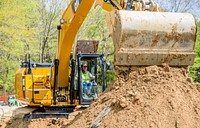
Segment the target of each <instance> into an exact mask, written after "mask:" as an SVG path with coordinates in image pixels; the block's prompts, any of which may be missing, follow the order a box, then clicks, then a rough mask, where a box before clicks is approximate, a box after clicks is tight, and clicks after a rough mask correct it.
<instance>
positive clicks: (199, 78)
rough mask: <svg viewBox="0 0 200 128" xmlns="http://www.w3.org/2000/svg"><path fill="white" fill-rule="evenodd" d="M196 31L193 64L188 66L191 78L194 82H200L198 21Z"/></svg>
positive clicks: (199, 30) (199, 32)
mask: <svg viewBox="0 0 200 128" xmlns="http://www.w3.org/2000/svg"><path fill="white" fill-rule="evenodd" d="M197 25H198V29H197V30H198V32H197V40H196V46H195V50H196V58H195V61H194V65H193V66H192V67H191V68H190V76H191V77H192V78H193V80H194V81H195V82H200V22H198V24H197Z"/></svg>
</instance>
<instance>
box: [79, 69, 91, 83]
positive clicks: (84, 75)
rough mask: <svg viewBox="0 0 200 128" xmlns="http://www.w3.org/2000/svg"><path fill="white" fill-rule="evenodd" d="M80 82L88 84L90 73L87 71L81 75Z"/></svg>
mask: <svg viewBox="0 0 200 128" xmlns="http://www.w3.org/2000/svg"><path fill="white" fill-rule="evenodd" d="M81 76H82V82H90V73H89V72H88V71H87V72H86V73H82V72H81Z"/></svg>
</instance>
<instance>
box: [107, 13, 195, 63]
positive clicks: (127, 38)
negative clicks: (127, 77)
mask: <svg viewBox="0 0 200 128" xmlns="http://www.w3.org/2000/svg"><path fill="white" fill-rule="evenodd" d="M107 21H108V26H109V27H110V31H111V34H112V38H113V43H114V47H115V60H114V64H115V65H116V66H143V65H162V64H163V63H166V64H168V65H171V66H187V65H192V64H193V61H194V57H195V52H194V46H195V40H196V32H197V27H196V22H195V18H194V17H193V16H192V15H191V14H188V13H169V12H147V11H143V12H141V11H125V10H120V11H114V12H111V13H109V14H108V15H107Z"/></svg>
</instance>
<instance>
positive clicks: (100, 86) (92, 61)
mask: <svg viewBox="0 0 200 128" xmlns="http://www.w3.org/2000/svg"><path fill="white" fill-rule="evenodd" d="M84 64H87V71H88V72H89V73H90V74H91V75H92V76H94V77H95V79H90V81H88V82H87V83H85V82H84V80H83V79H84V78H83V76H84V75H83V73H82V72H83V68H84ZM77 67H78V70H77V71H78V79H77V85H78V90H79V94H80V104H81V105H89V104H90V103H91V101H93V100H94V99H96V98H97V97H98V95H99V93H101V92H102V91H104V90H105V88H106V82H105V71H106V70H105V61H104V58H103V54H87V53H85V54H78V66H77Z"/></svg>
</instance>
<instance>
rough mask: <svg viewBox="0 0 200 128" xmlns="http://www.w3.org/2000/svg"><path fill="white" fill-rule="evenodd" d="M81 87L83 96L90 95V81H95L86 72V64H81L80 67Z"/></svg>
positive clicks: (93, 77)
mask: <svg viewBox="0 0 200 128" xmlns="http://www.w3.org/2000/svg"><path fill="white" fill-rule="evenodd" d="M81 77H82V85H83V93H84V94H87V95H88V94H90V93H91V89H92V86H93V85H92V83H91V80H94V79H95V76H93V75H92V74H91V73H90V72H89V71H88V70H87V64H83V66H82V73H81Z"/></svg>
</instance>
